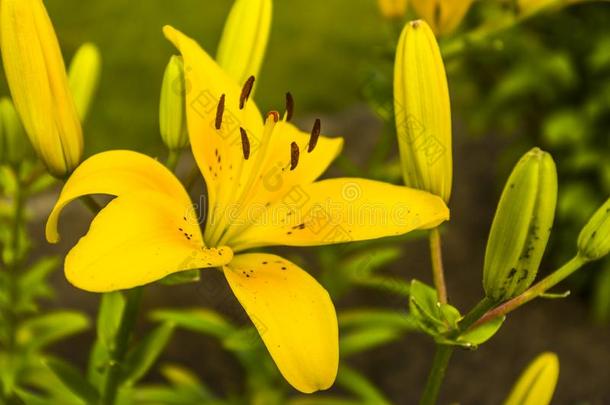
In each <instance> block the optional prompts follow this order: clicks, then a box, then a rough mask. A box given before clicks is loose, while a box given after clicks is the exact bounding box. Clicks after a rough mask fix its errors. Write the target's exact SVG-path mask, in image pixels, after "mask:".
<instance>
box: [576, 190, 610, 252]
mask: <svg viewBox="0 0 610 405" xmlns="http://www.w3.org/2000/svg"><path fill="white" fill-rule="evenodd" d="M578 253H579V254H580V255H581V256H582V257H584V258H586V259H588V260H597V259H601V258H602V257H604V256H606V255H607V254H608V253H610V198H609V199H607V200H606V202H605V203H604V204H603V205H602V206H601V207H599V209H598V210H597V211H596V212H595V214H593V216H592V217H591V219H589V222H587V224H586V225H585V227H584V228H583V229H582V231H580V235H579V236H578Z"/></svg>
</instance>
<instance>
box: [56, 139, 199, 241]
mask: <svg viewBox="0 0 610 405" xmlns="http://www.w3.org/2000/svg"><path fill="white" fill-rule="evenodd" d="M143 191H154V192H157V193H161V194H165V195H166V196H167V197H168V198H172V199H174V200H176V201H178V202H179V203H180V204H182V206H185V207H187V206H190V205H191V201H190V198H189V196H188V194H187V192H186V190H184V187H183V186H182V184H181V183H180V181H179V180H178V179H177V178H176V177H175V176H174V175H173V174H172V172H170V171H169V170H168V169H167V168H166V167H165V166H163V165H162V164H161V163H159V162H157V161H156V160H154V159H152V158H150V157H148V156H146V155H143V154H141V153H137V152H132V151H126V150H116V151H109V152H103V153H98V154H97V155H93V156H91V157H90V158H89V159H87V160H85V161H84V162H83V163H82V164H81V165H80V166H79V167H78V168H77V169H76V170H75V171H74V173H72V175H71V176H70V178H69V179H68V181H66V184H65V185H64V187H63V189H62V191H61V194H60V195H59V198H58V200H57V202H56V203H55V206H54V207H53V210H52V211H51V214H50V215H49V219H48V220H47V225H46V237H47V240H48V241H49V242H51V243H57V242H58V241H59V234H58V232H57V222H58V220H59V214H60V213H61V211H62V210H63V208H64V207H65V206H66V205H67V204H69V203H70V202H71V201H73V200H74V199H76V198H78V197H82V196H85V195H89V194H106V195H111V196H117V197H120V196H123V195H128V194H131V193H141V192H143Z"/></svg>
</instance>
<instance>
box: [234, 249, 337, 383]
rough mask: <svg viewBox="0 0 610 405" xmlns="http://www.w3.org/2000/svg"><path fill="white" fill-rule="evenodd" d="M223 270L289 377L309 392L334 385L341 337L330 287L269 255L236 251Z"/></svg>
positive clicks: (280, 366) (296, 267)
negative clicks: (329, 290) (339, 337)
mask: <svg viewBox="0 0 610 405" xmlns="http://www.w3.org/2000/svg"><path fill="white" fill-rule="evenodd" d="M224 273H225V276H226V277H227V280H228V281H229V285H230V286H231V289H232V290H233V293H235V296H236V297H237V299H238V300H239V302H240V303H241V305H242V306H243V307H244V309H245V310H246V312H247V313H248V316H249V317H250V319H251V320H252V323H253V324H254V326H255V327H256V329H257V330H258V332H259V334H260V336H261V338H262V339H263V342H264V343H265V345H266V346H267V350H269V353H270V354H271V357H272V358H273V360H274V361H275V364H276V365H277V367H278V368H279V370H280V372H281V373H282V375H283V376H284V378H285V379H286V380H287V381H288V382H289V383H290V384H291V385H292V386H293V387H295V388H296V389H298V390H299V391H301V392H304V393H311V392H314V391H318V390H325V389H328V388H330V386H331V385H332V384H333V382H334V381H335V377H336V375H337V368H338V365H339V341H338V326H337V316H336V314H335V308H334V306H333V304H332V301H331V300H330V297H329V295H328V292H326V290H325V289H324V288H323V287H322V286H321V285H320V284H318V282H317V281H316V280H315V279H314V278H313V277H311V276H310V275H309V274H307V272H305V271H304V270H303V269H301V268H299V267H298V266H296V265H295V264H293V263H291V262H289V261H288V260H286V259H283V258H281V257H279V256H275V255H270V254H259V253H253V254H244V255H238V256H235V258H234V259H233V261H232V262H231V263H229V264H228V265H227V266H225V268H224Z"/></svg>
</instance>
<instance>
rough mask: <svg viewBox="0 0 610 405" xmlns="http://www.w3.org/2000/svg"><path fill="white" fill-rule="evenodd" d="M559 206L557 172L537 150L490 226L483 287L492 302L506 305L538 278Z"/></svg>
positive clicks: (515, 174)
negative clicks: (556, 208)
mask: <svg viewBox="0 0 610 405" xmlns="http://www.w3.org/2000/svg"><path fill="white" fill-rule="evenodd" d="M556 203H557V170H556V168H555V162H553V158H552V157H551V155H549V154H548V153H546V152H544V151H542V150H540V149H538V148H534V149H532V150H530V151H529V152H527V153H526V154H525V155H524V156H523V157H522V158H521V160H519V162H518V163H517V165H516V166H515V167H514V169H513V171H512V173H511V174H510V177H509V178H508V181H507V182H506V185H505V186H504V191H502V196H501V197H500V202H499V203H498V208H497V210H496V214H495V217H494V220H493V223H492V225H491V231H490V232H489V239H488V240H487V249H486V250H485V264H484V268H483V286H484V288H485V293H486V294H487V297H489V298H491V299H492V300H494V301H504V300H507V299H510V298H512V297H514V296H516V295H519V294H521V293H522V292H523V291H525V290H526V289H527V288H528V287H529V286H530V285H531V284H532V282H533V281H534V279H535V278H536V273H537V272H538V267H539V266H540V261H541V260H542V255H543V253H544V250H545V248H546V244H547V241H548V239H549V235H550V234H551V227H552V226H553V219H554V217H555V206H556Z"/></svg>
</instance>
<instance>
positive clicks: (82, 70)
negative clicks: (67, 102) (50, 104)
mask: <svg viewBox="0 0 610 405" xmlns="http://www.w3.org/2000/svg"><path fill="white" fill-rule="evenodd" d="M101 59H102V58H101V56H100V51H99V50H98V49H97V47H96V46H95V45H94V44H91V43H86V44H83V45H81V47H80V48H78V51H76V54H75V55H74V57H73V58H72V62H71V63H70V68H69V69H68V81H69V83H70V89H71V90H72V96H73V97H74V103H75V104H76V111H78V116H79V117H80V120H81V122H84V121H85V118H86V117H87V114H88V112H89V106H90V105H91V100H92V99H93V96H94V95H95V92H96V90H97V85H98V83H99V79H100V70H101V62H102V60H101Z"/></svg>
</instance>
